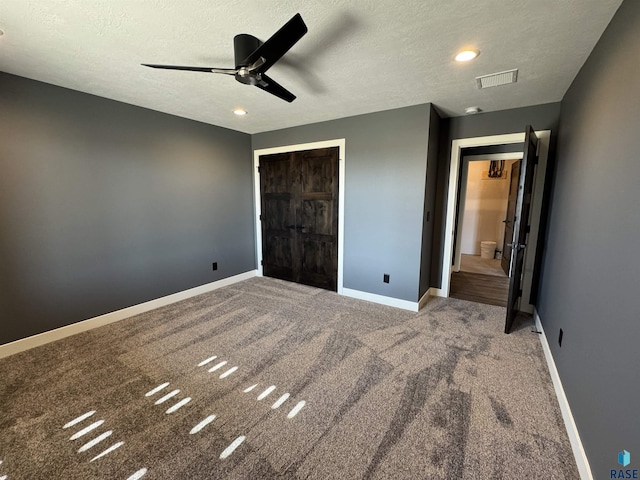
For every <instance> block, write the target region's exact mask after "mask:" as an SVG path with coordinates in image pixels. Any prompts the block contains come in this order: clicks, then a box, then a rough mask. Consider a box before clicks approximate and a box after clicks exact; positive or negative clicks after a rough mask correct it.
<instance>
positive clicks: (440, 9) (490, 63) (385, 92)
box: [0, 0, 635, 133]
mask: <svg viewBox="0 0 640 480" xmlns="http://www.w3.org/2000/svg"><path fill="white" fill-rule="evenodd" d="M634 1H635V0H634ZM620 3H622V0H536V1H532V0H481V1H478V0H377V1H375V0H323V1H319V0H308V1H306V2H300V1H293V0H280V1H264V0H180V1H178V2H176V1H171V0H109V1H104V0H83V1H78V0H37V1H36V0H1V2H0V30H3V31H4V35H2V36H0V70H1V71H4V72H8V73H13V74H16V75H21V76H24V77H28V78H33V79H36V80H41V81H43V82H47V83H52V84H54V85H60V86H63V87H67V88H71V89H74V90H79V91H82V92H87V93H92V94H95V95H99V96H102V97H107V98H111V99H115V100H119V101H122V102H127V103H131V104H134V105H140V106H142V107H146V108H150V109H154V110H158V111H161V112H167V113H171V114H174V115H179V116H182V117H187V118H192V119H195V120H200V121H203V122H207V123H211V124H214V125H219V126H223V127H227V128H231V129H234V130H240V131H243V132H247V133H257V132H263V131H268V130H275V129H278V128H284V127H290V126H295V125H302V124H307V123H313V122H318V121H323V120H330V119H335V118H340V117H345V116H350V115H356V114H361V113H368V112H374V111H379V110H387V109H391V108H397V107H403V106H408V105H416V104H420V103H425V102H433V103H434V104H435V105H436V106H437V107H438V108H439V109H440V111H441V112H442V113H443V114H444V115H447V116H457V115H463V114H464V109H465V107H468V106H478V107H480V108H481V109H482V110H483V111H485V112H488V111H495V110H502V109H507V108H515V107H521V106H526V105H535V104H541V103H548V102H555V101H559V100H560V99H561V98H562V97H563V95H564V93H565V92H566V90H567V88H568V87H569V85H570V84H571V82H572V81H573V79H574V77H575V76H576V74H577V72H578V70H579V69H580V67H581V66H582V65H583V63H584V61H585V60H586V58H587V57H588V55H589V53H590V52H591V50H592V49H593V47H594V45H595V44H596V42H597V41H598V39H599V38H600V35H601V34H602V32H603V31H604V29H605V27H606V26H607V24H608V23H609V21H610V20H611V18H612V16H613V14H614V13H615V11H616V10H617V8H618V7H619V5H620ZM297 12H300V13H301V14H302V17H303V19H304V20H305V22H306V24H307V26H308V28H309V33H308V34H307V35H306V36H304V37H303V38H302V40H300V41H299V42H298V43H297V44H296V45H295V46H294V47H293V49H292V50H290V52H289V53H288V54H287V55H285V57H283V59H282V60H281V61H280V62H279V63H278V64H276V65H275V66H274V67H273V68H272V69H271V70H269V76H270V77H272V78H273V79H274V80H276V81H277V82H279V83H281V84H282V85H283V86H284V87H285V88H287V89H289V90H291V91H292V92H293V93H294V94H296V95H297V96H298V98H297V100H295V101H294V102H293V103H291V104H289V103H286V102H284V101H282V100H280V99H278V98H276V97H273V96H271V95H269V94H267V93H265V92H263V91H261V90H259V89H258V88H255V87H251V86H248V85H242V84H240V83H238V82H236V81H235V80H234V79H233V77H229V76H225V75H214V74H207V73H196V72H179V71H166V70H154V69H149V68H145V67H142V66H140V63H143V62H144V63H166V64H174V65H198V66H214V67H233V66H234V65H233V63H234V60H233V37H234V35H235V34H237V33H250V34H252V35H255V36H256V37H258V38H260V39H261V40H266V39H267V38H268V37H269V36H271V34H273V33H274V32H275V31H276V30H277V29H278V28H280V27H281V26H282V25H283V24H284V23H285V22H286V21H287V20H289V18H291V17H292V16H293V15H294V14H295V13H297ZM465 46H472V47H475V48H478V49H480V50H481V52H482V53H481V55H480V56H479V57H478V58H477V59H476V60H474V61H472V62H471V63H467V64H457V63H455V62H454V61H453V60H452V57H453V54H454V53H455V52H456V51H457V50H459V49H460V48H461V47H465ZM511 68H518V69H519V75H518V82H517V83H516V84H513V85H507V86H502V87H496V88H490V89H486V90H478V89H477V87H476V82H475V79H474V77H476V76H478V75H485V74H489V73H494V72H499V71H502V70H508V69H511ZM237 106H242V107H244V108H246V109H247V110H248V111H249V115H247V116H246V117H242V118H240V117H236V116H235V115H233V114H232V113H231V111H232V109H233V108H234V107H237Z"/></svg>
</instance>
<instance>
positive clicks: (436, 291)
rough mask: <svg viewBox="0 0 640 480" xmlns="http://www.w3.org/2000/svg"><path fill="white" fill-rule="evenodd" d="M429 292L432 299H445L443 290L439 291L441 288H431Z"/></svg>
mask: <svg viewBox="0 0 640 480" xmlns="http://www.w3.org/2000/svg"><path fill="white" fill-rule="evenodd" d="M430 292H431V296H432V297H446V296H447V295H445V294H444V290H443V289H441V288H436V287H431V289H430Z"/></svg>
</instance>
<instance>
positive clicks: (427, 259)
mask: <svg viewBox="0 0 640 480" xmlns="http://www.w3.org/2000/svg"><path fill="white" fill-rule="evenodd" d="M430 117H431V120H430V122H429V151H428V153H427V180H426V184H425V190H424V211H423V218H422V253H421V258H420V291H419V295H418V296H419V297H420V298H422V296H423V295H424V294H425V293H427V290H429V287H431V262H432V253H431V252H432V250H433V217H434V211H435V207H436V182H437V180H438V149H439V140H440V125H441V123H442V120H441V119H440V115H438V112H437V111H436V109H435V108H433V106H431V113H430Z"/></svg>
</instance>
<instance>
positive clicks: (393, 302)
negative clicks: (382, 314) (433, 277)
mask: <svg viewBox="0 0 640 480" xmlns="http://www.w3.org/2000/svg"><path fill="white" fill-rule="evenodd" d="M342 294H343V295H344V296H345V297H351V298H357V299H359V300H366V301H367V302H373V303H379V304H381V305H388V306H389V307H396V308H402V309H403V310H411V311H412V312H417V311H418V306H419V305H418V302H410V301H408V300H401V299H399V298H393V297H385V296H384V295H377V294H375V293H368V292H361V291H360V290H352V289H350V288H343V289H342Z"/></svg>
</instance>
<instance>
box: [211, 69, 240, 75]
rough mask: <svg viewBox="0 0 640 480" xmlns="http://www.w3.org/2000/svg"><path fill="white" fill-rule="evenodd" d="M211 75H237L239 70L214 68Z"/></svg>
mask: <svg viewBox="0 0 640 480" xmlns="http://www.w3.org/2000/svg"><path fill="white" fill-rule="evenodd" d="M211 73H222V74H224V75H235V74H236V73H238V70H236V69H235V68H212V69H211Z"/></svg>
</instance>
